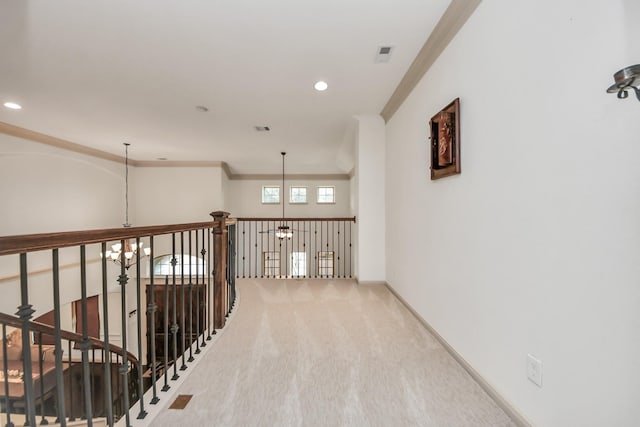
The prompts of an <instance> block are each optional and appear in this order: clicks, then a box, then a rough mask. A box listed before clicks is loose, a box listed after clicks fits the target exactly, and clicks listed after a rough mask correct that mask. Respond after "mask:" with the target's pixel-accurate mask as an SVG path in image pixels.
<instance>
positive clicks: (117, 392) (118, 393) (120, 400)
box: [114, 353, 122, 418]
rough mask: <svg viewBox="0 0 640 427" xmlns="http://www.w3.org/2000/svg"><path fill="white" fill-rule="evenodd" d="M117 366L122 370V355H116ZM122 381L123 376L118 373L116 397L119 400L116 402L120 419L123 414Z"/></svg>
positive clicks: (116, 409) (116, 411) (116, 410)
mask: <svg viewBox="0 0 640 427" xmlns="http://www.w3.org/2000/svg"><path fill="white" fill-rule="evenodd" d="M116 366H118V370H120V368H119V366H120V353H116ZM121 379H122V376H121V375H120V373H119V372H118V375H116V396H118V398H117V399H116V401H115V402H114V405H115V413H116V414H118V415H117V417H118V418H120V416H121V415H120V414H121V413H122V410H121V406H122V394H121V387H120V381H121Z"/></svg>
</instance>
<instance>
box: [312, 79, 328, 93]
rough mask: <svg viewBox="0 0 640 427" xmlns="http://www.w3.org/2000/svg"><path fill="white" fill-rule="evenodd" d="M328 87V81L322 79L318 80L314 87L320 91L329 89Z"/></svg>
mask: <svg viewBox="0 0 640 427" xmlns="http://www.w3.org/2000/svg"><path fill="white" fill-rule="evenodd" d="M328 87H329V85H328V84H327V82H323V81H322V80H320V81H319V82H316V84H314V85H313V88H314V89H315V90H317V91H318V92H322V91H324V90H327V88H328Z"/></svg>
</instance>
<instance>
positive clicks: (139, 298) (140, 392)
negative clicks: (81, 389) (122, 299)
mask: <svg viewBox="0 0 640 427" xmlns="http://www.w3.org/2000/svg"><path fill="white" fill-rule="evenodd" d="M140 252H142V248H141V247H140V237H136V315H137V317H138V322H137V323H138V324H137V328H138V330H137V333H138V364H137V365H138V401H139V402H140V412H139V413H138V417H137V418H138V419H139V420H141V419H143V418H144V417H146V416H147V411H145V410H144V384H142V313H141V312H142V295H140V292H141V288H142V283H141V279H140Z"/></svg>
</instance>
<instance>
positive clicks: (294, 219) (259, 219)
mask: <svg viewBox="0 0 640 427" xmlns="http://www.w3.org/2000/svg"><path fill="white" fill-rule="evenodd" d="M234 219H235V220H236V221H352V222H356V217H355V216H351V217H338V218H234Z"/></svg>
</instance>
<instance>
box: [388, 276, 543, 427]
mask: <svg viewBox="0 0 640 427" xmlns="http://www.w3.org/2000/svg"><path fill="white" fill-rule="evenodd" d="M383 283H384V284H385V286H386V287H387V289H389V291H390V292H391V293H392V294H393V295H394V296H395V297H396V298H397V299H398V301H400V302H401V303H402V304H403V305H404V306H405V307H406V308H407V310H409V312H411V314H413V315H414V316H415V318H416V319H418V321H419V322H420V323H422V326H424V327H425V328H426V329H427V330H428V331H429V332H430V333H431V335H433V336H434V338H435V339H437V340H438V342H440V344H442V346H443V347H444V348H445V350H447V352H448V353H449V354H450V355H451V356H452V357H453V358H454V359H455V360H456V361H457V362H458V363H459V364H460V366H462V367H463V368H464V370H465V371H467V373H468V374H469V375H470V376H471V378H473V379H474V380H475V382H477V383H478V385H479V386H480V387H482V389H483V390H484V391H485V392H486V393H487V394H488V395H489V397H491V399H493V400H494V401H495V402H496V404H497V405H498V406H499V407H500V408H501V409H502V410H503V411H504V412H505V413H506V414H507V415H508V416H509V418H511V420H512V421H513V422H514V423H515V424H516V425H517V426H518V427H533V424H531V423H530V422H529V421H528V420H527V419H526V418H525V417H524V415H522V414H521V413H520V412H519V411H518V410H517V409H516V408H515V407H514V406H513V405H512V404H511V402H509V401H508V400H507V399H505V398H504V397H503V396H502V395H500V393H498V392H497V391H496V389H495V388H493V386H492V385H491V384H490V383H489V382H488V381H487V380H486V379H484V378H483V377H482V375H480V374H479V373H478V371H476V370H475V369H474V368H473V366H471V364H470V363H469V362H467V361H466V360H465V359H464V357H462V355H460V353H458V352H457V351H456V350H455V349H454V348H453V347H452V346H451V345H450V344H449V343H448V342H447V341H446V340H445V339H444V338H443V337H442V335H440V334H439V333H438V332H437V331H436V330H435V329H433V327H432V326H431V325H430V324H429V323H428V322H427V321H426V320H424V318H423V317H422V316H420V315H419V314H418V312H416V311H415V310H414V309H413V307H411V305H409V303H407V301H405V300H404V298H402V297H401V296H400V294H398V293H397V292H396V290H395V289H393V287H392V286H391V285H390V284H389V283H387V282H383Z"/></svg>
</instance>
